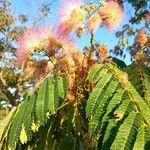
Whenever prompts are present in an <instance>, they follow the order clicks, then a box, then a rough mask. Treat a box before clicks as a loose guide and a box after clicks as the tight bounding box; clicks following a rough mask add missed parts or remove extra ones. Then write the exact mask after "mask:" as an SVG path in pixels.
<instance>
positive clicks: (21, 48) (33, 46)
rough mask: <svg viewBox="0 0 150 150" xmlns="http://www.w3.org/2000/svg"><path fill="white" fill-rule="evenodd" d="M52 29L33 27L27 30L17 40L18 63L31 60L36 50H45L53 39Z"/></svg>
mask: <svg viewBox="0 0 150 150" xmlns="http://www.w3.org/2000/svg"><path fill="white" fill-rule="evenodd" d="M52 36H53V35H52V28H51V27H47V26H43V27H33V28H30V29H26V30H25V31H24V32H23V33H22V34H21V35H20V36H19V38H18V40H17V51H16V56H17V60H18V63H19V64H21V63H23V62H24V61H25V60H26V59H29V58H30V54H31V53H33V52H34V51H36V50H42V49H45V48H46V47H47V46H48V45H47V43H48V42H47V40H48V39H49V38H50V37H52Z"/></svg>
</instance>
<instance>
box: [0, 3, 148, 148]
mask: <svg viewBox="0 0 150 150" xmlns="http://www.w3.org/2000/svg"><path fill="white" fill-rule="evenodd" d="M6 2H7V1H3V5H2V7H3V9H2V10H1V11H0V13H1V14H2V15H1V16H2V17H1V18H0V19H1V20H2V23H4V24H0V25H1V26H0V29H1V30H2V34H4V35H9V36H8V37H6V41H3V40H4V39H3V38H2V39H1V43H2V44H1V46H2V52H1V57H2V60H1V63H2V62H3V63H4V62H5V65H4V67H1V70H0V71H1V78H0V82H1V84H0V88H1V89H0V94H1V95H2V96H1V99H3V100H4V99H5V101H6V100H7V101H9V102H10V104H12V105H17V106H14V107H12V108H11V110H10V111H9V113H8V114H7V112H5V111H4V116H6V117H2V121H1V122H0V149H4V150H7V149H8V150H15V149H22V150H28V149H37V150H43V149H48V150H51V149H52V150H54V149H55V150H59V149H62V150H70V149H73V150H78V149H81V150H82V149H83V150H84V149H87V150H88V149H89V150H90V149H91V150H92V149H102V150H107V149H112V150H116V149H118V150H122V149H125V150H126V149H129V150H132V149H134V150H138V149H146V150H148V149H150V140H149V139H150V99H149V98H150V94H149V92H150V86H149V85H150V68H149V35H148V30H149V25H150V23H149V21H150V16H148V15H149V12H148V10H147V6H148V4H149V3H148V2H147V1H141V0H139V1H134V0H132V1H131V0H128V1H122V0H117V1H109V2H107V1H106V2H104V1H103V2H100V4H95V3H93V2H91V3H90V4H89V5H81V2H80V1H73V2H74V3H70V1H69V2H68V3H67V2H66V3H67V4H68V5H66V4H64V3H63V4H62V6H61V7H62V10H60V12H61V11H63V12H61V13H62V16H63V13H64V14H65V13H66V11H65V8H67V7H69V8H70V9H69V11H71V12H70V14H69V15H68V14H67V13H68V11H67V13H66V14H65V17H62V18H60V22H59V24H58V26H57V28H52V27H49V26H33V28H27V29H25V30H24V29H23V28H20V27H19V28H18V27H17V28H15V29H13V31H12V30H11V28H10V26H11V25H12V24H13V22H14V19H13V17H12V16H10V14H7V13H8V11H4V8H6V7H8V6H9V3H6ZM125 3H130V4H131V5H132V7H133V8H134V17H131V18H130V22H129V24H126V25H124V26H123V28H122V29H123V31H118V32H117V33H116V36H117V37H118V38H119V43H118V45H117V46H115V48H114V50H112V52H113V54H115V55H116V56H118V55H121V56H123V54H124V49H127V50H130V52H131V57H132V59H133V62H132V63H131V65H129V66H127V65H126V64H125V63H124V61H121V60H119V59H117V58H113V57H109V55H108V50H109V49H108V46H107V45H104V44H101V43H99V42H97V41H96V40H95V37H94V34H95V32H96V30H97V28H98V27H99V26H100V25H101V26H103V27H105V28H107V29H108V30H112V29H113V28H114V26H115V24H117V23H118V22H119V21H120V19H121V18H122V16H121V15H122V13H123V9H125ZM64 5H66V6H64ZM69 5H70V6H69ZM72 7H73V8H72ZM110 8H111V9H110ZM39 9H40V10H41V16H43V17H47V13H49V12H50V8H49V5H46V4H42V5H41V7H40V8H39ZM6 12H7V13H6ZM116 12H120V14H119V15H117V14H116ZM67 15H68V16H67ZM4 16H7V17H4ZM72 17H74V19H73V20H72ZM19 19H21V21H22V22H26V21H27V20H26V19H27V18H26V16H24V15H20V16H19ZM142 19H145V25H144V28H142V29H138V30H137V31H133V28H132V25H134V24H137V23H140V22H141V21H142ZM114 23H115V24H114ZM81 24H82V25H81ZM85 24H86V27H83V25H85ZM21 27H22V26H21ZM86 29H87V32H88V33H89V34H90V35H91V38H90V44H91V45H90V46H88V47H86V48H85V51H84V52H82V51H79V50H78V49H77V48H76V46H75V45H74V43H72V42H71V40H70V39H69V35H70V32H72V31H75V33H76V36H77V37H79V38H81V37H82V34H83V31H84V30H86ZM10 30H11V31H10ZM14 30H15V35H14V33H13V36H11V34H6V33H11V32H14ZM19 32H21V34H20V35H19V38H18V37H17V35H18V34H19ZM131 36H134V41H133V43H128V40H127V38H126V37H128V38H129V40H130V38H131ZM16 38H18V39H17V50H16V48H14V46H13V45H11V44H12V43H13V41H15V40H16ZM66 39H67V40H66ZM6 43H7V44H6ZM4 44H6V45H7V46H6V45H5V46H4ZM130 44H131V45H130ZM129 45H130V46H129ZM9 49H10V51H9ZM5 53H11V54H12V55H13V56H14V59H13V60H12V59H11V60H10V61H8V59H7V58H5ZM15 53H16V55H15ZM124 57H125V55H124ZM16 59H17V61H18V64H17V63H16ZM13 64H14V66H13ZM8 65H9V66H8ZM20 69H22V71H20ZM18 72H19V73H18ZM24 83H28V84H29V83H31V87H30V88H29V90H28V92H26V88H27V86H25V85H24ZM8 87H14V88H15V92H14V93H13V94H12V93H11V90H9V89H8ZM21 97H22V98H23V100H22V101H21V102H17V99H19V100H21ZM3 109H4V108H1V109H0V111H1V112H3Z"/></svg>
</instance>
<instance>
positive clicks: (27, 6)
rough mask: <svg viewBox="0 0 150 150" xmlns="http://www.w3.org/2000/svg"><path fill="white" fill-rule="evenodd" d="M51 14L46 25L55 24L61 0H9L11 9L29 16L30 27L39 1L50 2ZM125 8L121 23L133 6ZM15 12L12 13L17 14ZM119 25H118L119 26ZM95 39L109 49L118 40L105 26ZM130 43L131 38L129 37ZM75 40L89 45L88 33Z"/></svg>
mask: <svg viewBox="0 0 150 150" xmlns="http://www.w3.org/2000/svg"><path fill="white" fill-rule="evenodd" d="M51 1H53V3H52V5H51V14H50V16H49V18H48V19H47V21H46V22H45V23H46V24H48V25H52V24H56V23H57V19H58V17H57V12H58V8H59V6H60V2H61V0H11V2H12V9H13V11H14V12H15V13H17V14H26V15H28V16H29V22H28V23H27V24H26V25H27V26H29V27H31V26H32V23H33V20H34V19H37V18H38V16H39V15H40V14H39V13H38V6H39V4H40V3H41V2H51ZM98 1H99V0H93V2H97V3H98ZM89 2H90V0H85V4H87V3H89ZM126 8H127V10H126V11H125V12H124V18H123V21H122V23H121V25H123V24H126V23H128V19H129V15H130V13H132V12H133V8H132V7H131V6H130V5H127V6H126ZM17 14H14V15H16V16H17ZM121 25H120V26H121ZM95 39H96V40H97V41H99V42H100V43H103V44H107V45H108V46H109V48H110V49H112V48H113V47H114V46H115V45H116V44H117V42H118V39H116V37H115V31H112V32H109V31H107V30H106V29H105V28H100V29H99V30H98V31H97V32H96V33H95ZM130 40H131V41H130V42H131V43H132V38H131V39H130ZM75 41H76V42H77V43H78V47H79V48H80V49H83V47H85V46H87V45H89V43H90V42H89V41H90V35H88V34H84V35H83V37H82V38H80V39H78V38H75ZM126 54H127V56H126V59H125V62H126V64H130V63H131V62H130V56H129V54H128V52H126Z"/></svg>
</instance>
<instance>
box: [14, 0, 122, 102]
mask: <svg viewBox="0 0 150 150" xmlns="http://www.w3.org/2000/svg"><path fill="white" fill-rule="evenodd" d="M95 8H96V6H95V4H93V3H91V4H90V5H89V6H84V5H83V1H82V0H65V1H63V3H62V5H61V8H60V12H59V23H58V25H57V27H56V28H54V27H49V26H43V27H33V28H30V29H26V30H25V31H24V32H23V33H22V34H21V35H20V36H19V38H18V41H17V46H18V48H17V51H16V55H17V59H18V63H19V65H20V66H21V67H22V69H23V70H24V72H25V74H26V77H32V76H33V75H34V77H35V78H34V79H37V81H38V82H39V81H40V80H42V79H43V78H44V77H46V76H47V75H48V74H50V73H54V74H57V75H63V74H65V75H66V76H67V77H68V84H69V87H68V99H69V100H70V101H71V102H72V101H74V100H75V97H76V98H77V97H78V96H77V95H80V98H81V97H82V91H80V88H79V87H80V85H82V82H83V81H84V80H83V79H84V78H86V75H87V73H88V70H89V69H90V68H91V67H92V66H93V65H94V64H95V63H96V61H97V60H95V59H94V52H93V50H92V49H91V50H90V51H87V52H86V53H82V52H81V51H79V50H78V49H77V48H76V45H75V44H74V42H73V41H72V40H70V38H69V33H70V32H72V31H73V30H74V31H75V32H76V35H77V36H78V37H81V36H82V34H83V31H84V29H85V26H87V28H88V32H90V33H93V32H95V31H96V30H97V29H98V27H99V26H100V24H103V25H104V26H105V27H106V28H108V29H114V27H115V25H116V24H118V23H119V22H120V20H121V19H122V9H121V8H120V7H119V5H118V4H117V3H116V2H113V1H109V2H108V3H107V5H106V6H102V7H100V8H99V9H98V11H97V12H96V13H93V14H92V15H91V16H89V15H90V13H91V12H92V11H93V10H94V9H95ZM87 15H88V16H89V17H86V16H87ZM97 49H98V51H97V53H98V54H99V59H100V60H101V61H104V60H106V59H107V57H108V47H107V46H106V45H101V46H99V47H98V48H97ZM35 52H44V53H45V55H46V56H47V57H48V60H41V61H35V60H34V59H33V55H34V54H35ZM79 93H80V94H79Z"/></svg>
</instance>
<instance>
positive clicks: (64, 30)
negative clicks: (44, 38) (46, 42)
mask: <svg viewBox="0 0 150 150" xmlns="http://www.w3.org/2000/svg"><path fill="white" fill-rule="evenodd" d="M82 5H83V2H82V0H64V1H63V2H62V5H61V7H60V11H59V22H60V23H59V25H58V33H59V35H61V36H66V35H68V34H69V33H70V32H71V31H72V30H73V28H74V27H76V25H78V24H79V23H81V22H82V21H83V20H84V11H83V10H82V8H81V6H82Z"/></svg>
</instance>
